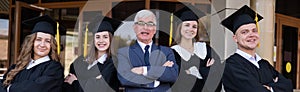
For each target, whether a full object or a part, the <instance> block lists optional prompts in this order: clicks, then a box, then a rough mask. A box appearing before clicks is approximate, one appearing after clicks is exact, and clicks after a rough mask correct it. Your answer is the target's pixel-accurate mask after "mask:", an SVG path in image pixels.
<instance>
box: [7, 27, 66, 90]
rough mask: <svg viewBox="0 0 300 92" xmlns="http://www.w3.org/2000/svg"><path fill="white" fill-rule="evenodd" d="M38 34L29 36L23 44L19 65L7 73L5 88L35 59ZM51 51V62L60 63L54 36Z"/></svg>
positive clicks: (18, 59)
mask: <svg viewBox="0 0 300 92" xmlns="http://www.w3.org/2000/svg"><path fill="white" fill-rule="evenodd" d="M36 36H37V33H33V34H30V35H27V36H26V37H25V40H24V42H23V44H22V48H21V51H20V54H19V56H18V58H17V63H16V66H15V68H14V69H12V70H11V71H9V72H8V73H7V76H6V79H5V80H4V82H3V86H8V85H10V84H11V81H12V80H13V79H14V77H15V76H16V75H17V74H18V73H19V72H20V71H21V70H23V69H24V68H26V66H27V65H28V64H29V62H30V60H31V58H33V53H34V52H33V47H34V41H35V39H36ZM50 46H51V49H50V52H49V54H48V55H49V57H50V59H51V60H54V61H57V62H59V61H60V60H59V56H58V54H57V43H56V41H55V39H54V37H53V36H51V44H50Z"/></svg>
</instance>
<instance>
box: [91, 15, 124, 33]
mask: <svg viewBox="0 0 300 92" xmlns="http://www.w3.org/2000/svg"><path fill="white" fill-rule="evenodd" d="M101 19H102V21H101ZM99 22H101V23H99ZM121 24H122V22H121V21H119V20H116V19H112V18H109V17H105V16H97V18H96V19H94V21H92V22H91V23H90V24H89V26H88V28H89V30H91V31H92V32H93V33H97V32H103V31H108V32H110V33H111V34H114V32H115V31H116V30H117V29H118V27H119V26H120V25H121Z"/></svg>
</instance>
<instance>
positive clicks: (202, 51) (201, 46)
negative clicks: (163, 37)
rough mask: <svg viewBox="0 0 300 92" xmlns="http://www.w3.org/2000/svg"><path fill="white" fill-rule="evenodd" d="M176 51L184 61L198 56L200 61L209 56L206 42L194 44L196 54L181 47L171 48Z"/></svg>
mask: <svg viewBox="0 0 300 92" xmlns="http://www.w3.org/2000/svg"><path fill="white" fill-rule="evenodd" d="M171 48H172V49H174V50H175V51H176V52H177V53H178V54H179V55H180V56H181V58H182V59H183V60H185V61H188V60H190V58H191V56H192V55H194V54H196V56H198V57H199V58H200V59H205V57H206V54H207V49H206V43H205V42H195V43H194V52H193V53H190V52H188V51H187V50H186V49H184V48H182V47H181V46H179V45H174V46H172V47H171Z"/></svg>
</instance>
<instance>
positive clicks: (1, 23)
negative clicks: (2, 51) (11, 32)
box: [0, 19, 8, 35]
mask: <svg viewBox="0 0 300 92" xmlns="http://www.w3.org/2000/svg"><path fill="white" fill-rule="evenodd" d="M0 35H8V20H7V19H0Z"/></svg>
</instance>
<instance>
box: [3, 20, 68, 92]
mask: <svg viewBox="0 0 300 92" xmlns="http://www.w3.org/2000/svg"><path fill="white" fill-rule="evenodd" d="M24 23H25V24H27V25H28V26H34V28H33V30H32V34H30V35H27V36H26V37H25V40H24V43H23V44H22V48H21V52H20V55H19V56H18V58H17V63H16V64H15V65H12V66H11V67H10V68H9V70H8V72H7V73H6V74H5V75H4V79H3V81H2V82H3V84H2V87H4V88H5V90H6V91H7V92H61V86H62V83H63V79H64V75H63V67H62V65H61V63H60V62H59V57H58V54H57V47H56V46H57V43H56V41H55V39H54V34H55V31H54V29H56V26H54V25H56V22H55V21H54V20H52V19H51V18H50V17H49V16H47V15H45V16H41V17H37V18H33V19H29V20H27V21H25V22H24Z"/></svg>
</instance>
